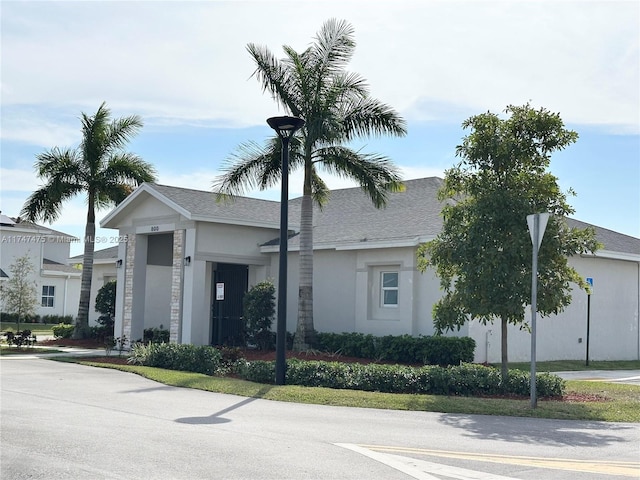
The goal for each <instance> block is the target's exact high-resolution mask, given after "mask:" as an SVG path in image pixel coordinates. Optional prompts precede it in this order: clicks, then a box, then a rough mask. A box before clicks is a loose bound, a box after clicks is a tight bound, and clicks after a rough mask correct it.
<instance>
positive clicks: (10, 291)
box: [0, 254, 38, 332]
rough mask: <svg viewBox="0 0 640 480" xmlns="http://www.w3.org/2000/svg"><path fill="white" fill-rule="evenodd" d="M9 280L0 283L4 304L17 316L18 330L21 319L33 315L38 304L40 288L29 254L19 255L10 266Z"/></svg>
mask: <svg viewBox="0 0 640 480" xmlns="http://www.w3.org/2000/svg"><path fill="white" fill-rule="evenodd" d="M9 272H10V273H11V275H9V280H6V281H4V282H2V283H1V284H0V292H2V304H3V305H2V306H3V309H4V310H5V311H6V312H7V313H15V314H16V316H17V324H18V332H19V331H20V319H22V318H24V317H26V316H27V315H33V314H34V313H35V311H36V306H37V305H38V289H37V284H36V282H35V280H34V279H33V278H32V277H33V274H34V272H35V269H34V267H33V263H32V262H31V257H30V256H29V255H28V254H27V255H24V256H22V257H18V258H16V259H15V261H14V262H13V263H12V264H11V265H10V266H9Z"/></svg>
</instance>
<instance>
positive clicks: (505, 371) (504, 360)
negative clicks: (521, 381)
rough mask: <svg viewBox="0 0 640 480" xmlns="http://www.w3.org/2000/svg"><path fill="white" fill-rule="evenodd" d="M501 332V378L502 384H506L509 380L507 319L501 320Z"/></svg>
mask: <svg viewBox="0 0 640 480" xmlns="http://www.w3.org/2000/svg"><path fill="white" fill-rule="evenodd" d="M500 323H501V325H500V330H501V339H500V347H501V355H502V356H501V364H500V376H501V377H502V382H503V383H504V382H506V381H507V378H509V354H508V350H507V325H508V323H507V319H506V318H504V317H502V318H501V319H500Z"/></svg>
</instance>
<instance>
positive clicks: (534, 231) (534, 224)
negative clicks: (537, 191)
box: [527, 213, 549, 408]
mask: <svg viewBox="0 0 640 480" xmlns="http://www.w3.org/2000/svg"><path fill="white" fill-rule="evenodd" d="M548 221H549V214H548V213H535V214H532V215H527V225H528V226H529V235H530V236H531V243H532V244H533V257H532V262H531V387H530V389H531V408H536V406H537V404H538V401H537V399H536V313H537V310H538V306H537V303H538V249H539V248H540V244H541V243H542V237H543V236H544V231H545V229H546V228H547V222H548Z"/></svg>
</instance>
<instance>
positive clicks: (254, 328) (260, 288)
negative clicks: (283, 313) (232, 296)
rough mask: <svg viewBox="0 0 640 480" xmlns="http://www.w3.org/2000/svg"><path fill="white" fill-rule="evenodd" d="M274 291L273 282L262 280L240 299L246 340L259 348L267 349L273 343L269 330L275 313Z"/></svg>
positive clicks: (273, 339) (271, 333)
mask: <svg viewBox="0 0 640 480" xmlns="http://www.w3.org/2000/svg"><path fill="white" fill-rule="evenodd" d="M275 292H276V287H275V286H274V285H273V283H271V282H269V281H264V282H260V283H258V284H257V285H255V286H254V287H252V288H251V289H250V290H249V291H248V292H247V293H246V294H245V296H244V298H243V300H242V307H243V315H244V319H245V322H246V325H245V330H246V333H247V337H248V338H247V340H248V341H249V342H251V343H253V344H254V345H256V346H257V347H258V349H260V350H269V349H271V348H273V347H274V345H275V336H274V334H273V332H272V331H271V325H272V324H273V318H274V316H275V314H276V300H275Z"/></svg>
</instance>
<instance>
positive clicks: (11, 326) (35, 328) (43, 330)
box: [0, 322, 55, 336]
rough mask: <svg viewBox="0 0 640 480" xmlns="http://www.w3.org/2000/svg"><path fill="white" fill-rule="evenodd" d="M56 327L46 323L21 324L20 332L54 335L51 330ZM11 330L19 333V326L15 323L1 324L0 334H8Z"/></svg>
mask: <svg viewBox="0 0 640 480" xmlns="http://www.w3.org/2000/svg"><path fill="white" fill-rule="evenodd" d="M53 327H55V325H49V324H46V323H20V331H23V330H31V332H32V333H33V334H34V335H36V336H37V335H53V331H52V330H51V328H53ZM7 330H11V331H12V332H17V331H18V324H17V323H14V322H0V332H3V333H4V332H6V331H7Z"/></svg>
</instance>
